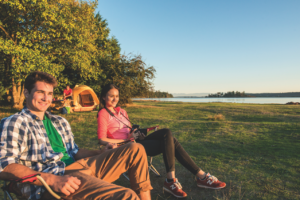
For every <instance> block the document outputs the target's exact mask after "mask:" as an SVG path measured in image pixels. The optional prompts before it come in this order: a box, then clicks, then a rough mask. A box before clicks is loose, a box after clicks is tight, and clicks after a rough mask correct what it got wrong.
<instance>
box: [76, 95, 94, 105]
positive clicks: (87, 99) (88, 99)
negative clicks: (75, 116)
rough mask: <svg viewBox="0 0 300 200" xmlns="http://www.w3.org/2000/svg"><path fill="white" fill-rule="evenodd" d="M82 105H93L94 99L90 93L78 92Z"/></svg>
mask: <svg viewBox="0 0 300 200" xmlns="http://www.w3.org/2000/svg"><path fill="white" fill-rule="evenodd" d="M79 96H80V102H81V106H82V107H90V106H93V105H94V100H93V97H92V95H91V94H79Z"/></svg>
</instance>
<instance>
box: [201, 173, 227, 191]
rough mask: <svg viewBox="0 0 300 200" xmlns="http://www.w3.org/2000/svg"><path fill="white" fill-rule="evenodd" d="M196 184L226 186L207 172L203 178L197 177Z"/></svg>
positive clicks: (215, 187)
mask: <svg viewBox="0 0 300 200" xmlns="http://www.w3.org/2000/svg"><path fill="white" fill-rule="evenodd" d="M197 186H198V187H201V188H210V189H221V188H224V187H225V186H226V183H224V182H221V181H219V180H218V179H217V178H216V177H214V176H212V175H210V174H209V173H207V174H206V177H205V179H204V180H201V179H199V178H197Z"/></svg>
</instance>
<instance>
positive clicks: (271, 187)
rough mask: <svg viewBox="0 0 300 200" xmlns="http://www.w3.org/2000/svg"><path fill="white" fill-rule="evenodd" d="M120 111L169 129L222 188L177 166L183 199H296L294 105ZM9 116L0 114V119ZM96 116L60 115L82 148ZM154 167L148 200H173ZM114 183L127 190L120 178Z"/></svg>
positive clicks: (142, 106)
mask: <svg viewBox="0 0 300 200" xmlns="http://www.w3.org/2000/svg"><path fill="white" fill-rule="evenodd" d="M125 109H126V110H127V112H128V115H129V117H130V119H131V121H132V122H133V123H135V124H139V125H141V127H142V128H143V127H144V128H145V127H150V126H154V125H159V126H160V128H170V129H171V130H172V132H173V134H174V136H175V137H176V138H177V139H178V140H179V141H180V143H181V144H182V146H183V147H184V148H185V149H186V151H187V152H188V153H189V154H190V155H191V157H192V158H193V159H194V160H195V162H196V164H197V165H199V167H201V168H202V169H203V170H204V171H206V172H210V173H211V174H213V175H215V176H216V177H217V178H219V179H220V180H222V181H225V182H226V183H227V187H226V188H224V189H221V190H216V191H215V190H208V189H200V188H197V187H196V180H195V178H194V176H193V175H192V174H191V173H190V172H188V171H187V170H186V169H184V168H183V167H182V166H181V165H180V164H179V163H176V176H177V178H178V179H179V181H180V182H181V184H182V185H183V189H184V190H185V191H186V192H187V193H188V197H187V198H186V199H193V200H194V199H218V200H221V199H222V200H223V199H224V200H225V199H300V192H299V191H300V181H299V178H300V156H299V151H300V143H299V140H300V106H299V105H258V104H236V103H179V102H135V103H134V104H132V105H130V106H128V107H127V108H125ZM14 112H16V111H10V110H9V109H8V108H1V112H0V117H1V118H3V117H5V116H9V115H11V114H12V113H14ZM96 114H97V112H84V113H73V114H70V115H64V117H66V118H67V120H68V121H69V122H70V124H71V126H72V130H73V133H74V135H75V138H76V143H77V144H78V145H79V146H80V147H82V148H87V149H95V148H97V134H96V132H97V119H96ZM218 115H222V116H223V117H216V116H218ZM209 116H211V118H210V117H209ZM215 117H216V118H215ZM154 165H155V167H156V168H157V169H158V171H159V172H160V173H161V174H162V177H160V178H157V177H155V175H154V174H152V173H151V182H152V185H153V188H154V190H153V191H152V199H155V200H156V199H176V198H173V197H172V196H171V195H169V194H166V193H163V190H162V186H163V181H164V179H165V176H166V173H165V168H164V164H163V159H162V156H156V157H154ZM116 183H117V184H120V185H123V186H126V187H129V182H128V181H126V180H125V179H124V178H123V177H121V178H120V179H119V180H118V181H116Z"/></svg>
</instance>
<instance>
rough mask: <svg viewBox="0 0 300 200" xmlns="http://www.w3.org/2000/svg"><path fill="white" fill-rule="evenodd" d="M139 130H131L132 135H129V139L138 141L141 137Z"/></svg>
mask: <svg viewBox="0 0 300 200" xmlns="http://www.w3.org/2000/svg"><path fill="white" fill-rule="evenodd" d="M137 130H138V129H137V128H136V129H133V130H131V131H130V134H129V135H128V139H131V138H133V139H135V140H136V139H138V136H139V134H138V131H137Z"/></svg>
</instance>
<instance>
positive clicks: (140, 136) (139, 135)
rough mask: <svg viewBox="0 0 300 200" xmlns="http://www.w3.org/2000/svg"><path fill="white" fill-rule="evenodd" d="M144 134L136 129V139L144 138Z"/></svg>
mask: <svg viewBox="0 0 300 200" xmlns="http://www.w3.org/2000/svg"><path fill="white" fill-rule="evenodd" d="M145 137H146V136H145V134H144V133H141V132H140V131H138V139H139V140H144V139H145Z"/></svg>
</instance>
